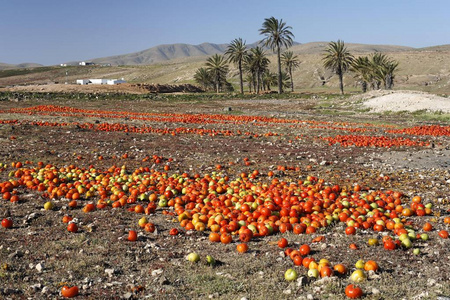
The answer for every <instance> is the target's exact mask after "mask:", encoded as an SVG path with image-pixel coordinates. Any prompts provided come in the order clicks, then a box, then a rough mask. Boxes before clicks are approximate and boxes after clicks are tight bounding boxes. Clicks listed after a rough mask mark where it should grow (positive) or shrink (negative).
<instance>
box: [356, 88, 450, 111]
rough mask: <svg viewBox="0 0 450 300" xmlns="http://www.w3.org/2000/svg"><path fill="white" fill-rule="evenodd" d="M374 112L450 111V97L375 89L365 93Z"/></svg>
mask: <svg viewBox="0 0 450 300" xmlns="http://www.w3.org/2000/svg"><path fill="white" fill-rule="evenodd" d="M362 99H363V100H365V101H364V103H363V104H364V106H366V107H368V108H370V109H371V111H372V112H385V111H411V112H413V111H418V110H427V111H430V112H439V111H441V112H443V113H450V98H445V97H440V96H437V95H433V94H427V93H424V92H414V91H374V92H370V93H367V94H365V95H363V97H362Z"/></svg>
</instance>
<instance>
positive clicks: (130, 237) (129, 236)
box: [128, 230, 138, 242]
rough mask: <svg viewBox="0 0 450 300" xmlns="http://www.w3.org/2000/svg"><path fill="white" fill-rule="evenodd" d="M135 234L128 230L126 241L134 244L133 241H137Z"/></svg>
mask: <svg viewBox="0 0 450 300" xmlns="http://www.w3.org/2000/svg"><path fill="white" fill-rule="evenodd" d="M137 239H138V238H137V232H136V231H134V230H130V231H129V232H128V240H129V241H131V242H135V241H137Z"/></svg>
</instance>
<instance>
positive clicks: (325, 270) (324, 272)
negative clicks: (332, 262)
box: [319, 266, 333, 277]
mask: <svg viewBox="0 0 450 300" xmlns="http://www.w3.org/2000/svg"><path fill="white" fill-rule="evenodd" d="M319 273H320V277H331V276H332V275H333V270H332V269H331V268H330V267H329V266H323V267H321V268H320V271H319Z"/></svg>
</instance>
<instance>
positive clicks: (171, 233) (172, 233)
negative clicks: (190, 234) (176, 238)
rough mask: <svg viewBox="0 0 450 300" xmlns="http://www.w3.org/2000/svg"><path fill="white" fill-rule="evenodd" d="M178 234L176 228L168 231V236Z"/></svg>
mask: <svg viewBox="0 0 450 300" xmlns="http://www.w3.org/2000/svg"><path fill="white" fill-rule="evenodd" d="M178 233H180V232H179V231H178V229H176V228H172V229H170V231H169V234H170V235H177V234H178Z"/></svg>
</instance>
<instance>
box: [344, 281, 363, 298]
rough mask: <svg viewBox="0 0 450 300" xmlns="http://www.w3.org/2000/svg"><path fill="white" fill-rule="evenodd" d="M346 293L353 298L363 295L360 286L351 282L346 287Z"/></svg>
mask: <svg viewBox="0 0 450 300" xmlns="http://www.w3.org/2000/svg"><path fill="white" fill-rule="evenodd" d="M345 295H346V296H347V297H349V298H351V299H357V298H361V297H362V295H363V291H362V289H361V288H360V287H359V286H356V285H354V284H349V285H347V287H346V288H345Z"/></svg>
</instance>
